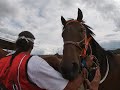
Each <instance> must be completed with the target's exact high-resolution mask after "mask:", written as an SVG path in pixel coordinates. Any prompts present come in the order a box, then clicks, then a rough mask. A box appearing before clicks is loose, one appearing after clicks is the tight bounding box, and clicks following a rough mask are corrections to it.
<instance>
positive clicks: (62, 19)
mask: <svg viewBox="0 0 120 90" xmlns="http://www.w3.org/2000/svg"><path fill="white" fill-rule="evenodd" d="M61 22H62V24H63V25H64V26H65V25H66V20H65V19H64V17H63V16H61Z"/></svg>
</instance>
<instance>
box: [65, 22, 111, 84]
mask: <svg viewBox="0 0 120 90" xmlns="http://www.w3.org/2000/svg"><path fill="white" fill-rule="evenodd" d="M71 22H73V21H70V22H68V23H66V25H68V24H69V23H71ZM76 22H79V21H76ZM81 23H83V22H81ZM84 36H85V38H83V39H82V40H81V41H79V42H74V41H65V42H64V45H66V44H72V45H74V46H76V47H77V48H79V49H80V50H82V52H81V53H80V56H82V57H83V58H85V57H86V56H87V50H88V48H90V55H92V48H91V45H90V43H89V42H90V41H91V39H92V37H89V38H87V35H86V29H85V34H84ZM82 42H84V44H85V47H84V48H82V47H81V46H80V43H82ZM93 56H94V55H93ZM94 59H95V60H96V61H93V63H94V64H95V67H92V69H96V67H97V66H99V62H98V59H97V58H96V57H95V56H94ZM106 59H107V70H106V73H105V76H104V77H103V78H102V79H101V80H100V84H101V83H103V82H104V80H105V79H106V78H107V76H108V73H109V62H108V58H107V56H106ZM83 64H86V62H85V61H84V62H83ZM88 73H89V72H88ZM87 78H88V75H87Z"/></svg>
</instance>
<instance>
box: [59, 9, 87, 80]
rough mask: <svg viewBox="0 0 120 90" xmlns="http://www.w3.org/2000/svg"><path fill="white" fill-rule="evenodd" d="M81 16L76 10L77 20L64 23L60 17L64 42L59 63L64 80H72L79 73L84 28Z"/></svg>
mask: <svg viewBox="0 0 120 90" xmlns="http://www.w3.org/2000/svg"><path fill="white" fill-rule="evenodd" d="M82 19H83V14H82V11H81V10H80V9H78V17H77V19H75V20H74V19H71V20H68V21H66V20H65V19H64V17H63V16H61V22H62V24H63V32H62V37H63V41H64V49H63V60H62V62H61V73H62V75H63V77H64V78H66V79H69V80H72V79H74V78H75V77H76V76H77V75H78V73H80V72H81V60H82V57H83V56H84V49H83V48H85V46H86V45H85V41H86V40H85V39H86V28H85V26H84V25H83V24H84V21H83V20H82Z"/></svg>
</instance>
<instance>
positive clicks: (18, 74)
mask: <svg viewBox="0 0 120 90" xmlns="http://www.w3.org/2000/svg"><path fill="white" fill-rule="evenodd" d="M34 40H35V37H34V35H33V34H32V33H31V32H29V31H23V32H21V33H20V34H19V35H18V39H17V40H16V52H15V53H14V54H12V55H9V56H7V57H4V58H2V59H1V60H0V84H1V88H2V89H3V90H78V88H80V86H81V84H82V82H83V81H84V78H83V76H84V73H82V74H80V75H78V76H77V77H76V78H75V79H74V80H72V81H69V80H66V79H64V78H63V77H62V75H61V73H59V72H58V71H56V70H55V69H54V68H53V67H51V66H50V65H49V64H48V63H47V62H46V61H45V60H44V59H42V58H41V57H39V56H31V55H30V53H31V51H32V49H33V46H34ZM99 82H100V71H99V68H98V69H97V70H96V75H95V78H94V79H93V81H92V82H89V80H86V83H87V85H88V86H89V90H98V87H99Z"/></svg>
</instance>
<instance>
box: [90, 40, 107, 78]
mask: <svg viewBox="0 0 120 90" xmlns="http://www.w3.org/2000/svg"><path fill="white" fill-rule="evenodd" d="M90 44H91V48H92V52H93V53H92V54H93V55H94V56H95V57H96V58H97V59H98V62H99V64H100V72H101V78H103V77H104V75H105V73H106V70H107V58H106V57H107V53H106V51H105V50H104V49H103V48H102V47H101V46H100V45H99V44H98V43H97V42H96V41H95V40H94V39H93V40H92V41H91V43H90Z"/></svg>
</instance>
